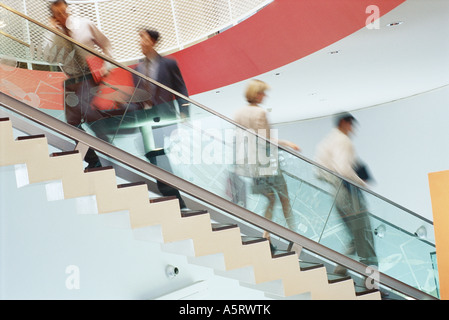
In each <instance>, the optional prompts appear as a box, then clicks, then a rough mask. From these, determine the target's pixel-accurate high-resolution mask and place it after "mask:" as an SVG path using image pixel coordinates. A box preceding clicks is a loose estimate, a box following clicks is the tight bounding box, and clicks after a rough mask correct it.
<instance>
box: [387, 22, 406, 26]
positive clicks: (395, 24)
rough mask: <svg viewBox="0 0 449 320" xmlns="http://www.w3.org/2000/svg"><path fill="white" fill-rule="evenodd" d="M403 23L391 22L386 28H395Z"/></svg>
mask: <svg viewBox="0 0 449 320" xmlns="http://www.w3.org/2000/svg"><path fill="white" fill-rule="evenodd" d="M403 23H404V22H403V21H397V22H392V23H389V24H387V27H396V26H398V25H400V24H403Z"/></svg>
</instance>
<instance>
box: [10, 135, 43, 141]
mask: <svg viewBox="0 0 449 320" xmlns="http://www.w3.org/2000/svg"><path fill="white" fill-rule="evenodd" d="M40 138H45V134H35V135H32V136H20V137H17V141H23V140H30V139H40Z"/></svg>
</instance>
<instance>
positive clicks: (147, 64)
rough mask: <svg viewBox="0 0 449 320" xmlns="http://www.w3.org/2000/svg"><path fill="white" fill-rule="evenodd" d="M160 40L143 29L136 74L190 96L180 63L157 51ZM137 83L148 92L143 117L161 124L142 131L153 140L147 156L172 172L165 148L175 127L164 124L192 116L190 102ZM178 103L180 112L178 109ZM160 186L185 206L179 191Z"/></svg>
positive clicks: (142, 103) (150, 85) (150, 31)
mask: <svg viewBox="0 0 449 320" xmlns="http://www.w3.org/2000/svg"><path fill="white" fill-rule="evenodd" d="M158 40H159V33H158V32H157V31H154V30H143V31H141V32H140V45H141V49H142V53H143V54H144V55H145V58H144V59H143V60H142V61H141V62H139V64H138V65H137V66H136V68H135V69H136V71H139V72H140V73H142V74H144V75H146V76H148V77H149V78H151V79H153V80H155V81H157V82H158V83H160V84H162V85H163V86H166V87H168V88H170V89H172V90H174V91H176V92H179V93H180V94H182V95H183V96H188V92H187V88H186V85H185V83H184V79H183V77H182V74H181V71H180V69H179V67H178V64H177V62H176V61H175V60H173V59H170V58H166V57H162V56H161V55H159V54H158V52H157V51H156V50H155V46H156V44H157V42H158ZM134 83H135V85H136V88H139V89H143V90H144V91H145V92H146V93H147V98H146V99H143V100H144V101H142V102H141V103H140V108H139V109H143V111H144V112H143V114H144V117H151V118H152V119H153V123H156V124H157V123H160V127H158V126H157V125H156V126H155V125H152V126H151V127H149V128H148V127H142V128H141V132H142V134H143V135H146V136H151V137H152V141H151V142H150V143H146V144H147V145H145V149H146V150H145V152H146V154H145V156H146V157H147V159H148V160H149V161H150V162H151V163H152V164H154V165H157V166H159V167H161V168H163V169H165V170H167V171H171V167H170V163H169V161H168V158H167V156H166V155H165V152H164V149H163V147H164V138H165V137H169V136H170V133H171V132H172V131H173V130H174V129H175V128H176V125H167V126H164V125H163V123H164V122H167V121H170V120H176V119H179V117H181V118H183V119H185V118H187V117H189V102H188V101H187V100H185V99H183V98H182V97H179V96H177V95H174V94H173V93H172V92H170V91H168V90H166V89H164V88H162V87H159V86H156V85H154V84H152V83H151V82H149V81H146V80H143V79H141V78H138V77H137V76H135V75H134ZM175 101H176V102H177V105H178V108H179V110H178V109H177V108H176V104H175ZM140 114H142V113H140ZM149 131H151V132H149ZM157 185H158V188H159V191H160V192H161V193H162V194H163V195H164V196H176V197H177V198H178V199H179V203H180V206H181V209H184V208H185V207H186V206H185V203H184V201H183V199H182V198H181V196H180V194H179V191H178V190H176V189H174V188H172V187H170V186H168V185H166V184H164V183H162V182H160V181H158V182H157Z"/></svg>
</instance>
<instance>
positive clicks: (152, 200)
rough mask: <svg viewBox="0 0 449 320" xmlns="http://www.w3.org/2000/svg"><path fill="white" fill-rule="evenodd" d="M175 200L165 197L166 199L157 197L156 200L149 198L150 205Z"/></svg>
mask: <svg viewBox="0 0 449 320" xmlns="http://www.w3.org/2000/svg"><path fill="white" fill-rule="evenodd" d="M174 199H177V198H176V197H175V196H167V197H158V198H150V203H157V202H163V201H170V200H174Z"/></svg>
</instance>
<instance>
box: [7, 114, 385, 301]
mask: <svg viewBox="0 0 449 320" xmlns="http://www.w3.org/2000/svg"><path fill="white" fill-rule="evenodd" d="M48 150H49V147H48V143H47V139H46V137H45V136H44V135H36V136H25V137H19V138H17V139H14V137H13V130H12V123H11V121H10V120H9V119H8V118H2V119H0V166H10V165H18V164H25V165H26V172H27V175H26V177H27V179H28V181H27V183H29V184H34V183H44V182H52V181H61V184H62V190H63V197H64V199H75V198H80V197H86V196H95V198H96V204H97V210H98V214H99V215H108V214H114V213H117V212H126V214H127V216H128V217H129V227H130V228H131V229H132V232H133V235H134V238H135V239H136V241H156V242H159V243H161V245H162V248H163V249H164V250H167V251H169V252H175V253H178V254H183V255H185V256H187V257H188V259H189V262H191V263H195V264H201V265H204V266H208V267H211V268H214V270H216V272H217V273H219V274H221V275H224V276H228V277H231V278H234V279H238V280H239V281H240V283H241V284H242V285H244V286H245V285H246V286H252V287H254V288H257V289H260V290H264V291H265V292H266V294H267V295H269V296H270V297H275V298H278V299H286V298H290V299H291V298H301V299H303V298H304V296H305V295H307V296H308V297H310V298H311V299H344V300H352V299H357V300H360V299H373V300H374V299H376V300H378V299H380V298H381V296H380V293H379V292H378V291H364V292H356V289H355V287H354V282H353V280H352V279H351V278H344V277H343V278H337V279H331V278H329V276H328V274H327V272H326V268H325V267H324V266H322V265H312V266H305V265H304V262H300V261H299V260H298V256H297V255H296V254H295V253H294V252H281V253H276V252H272V251H271V249H270V243H269V241H268V240H267V239H264V238H260V239H249V240H248V239H245V237H242V234H241V231H240V229H239V227H238V226H237V225H217V224H214V223H213V221H211V218H210V216H209V213H208V212H207V211H201V210H200V211H191V212H181V211H180V208H179V203H178V201H177V199H173V198H164V197H161V198H155V199H151V198H149V193H148V187H147V185H146V184H143V183H128V184H122V185H117V183H116V181H117V180H116V176H115V170H114V168H112V167H105V168H97V169H90V170H84V169H83V161H82V158H81V155H80V154H79V153H78V152H76V151H75V152H60V153H53V154H50V155H49V152H48Z"/></svg>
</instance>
